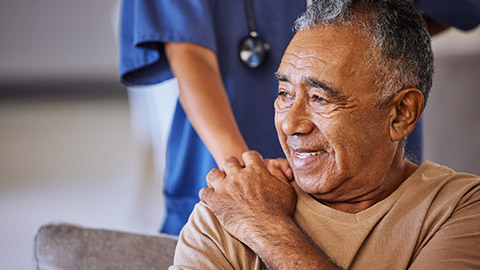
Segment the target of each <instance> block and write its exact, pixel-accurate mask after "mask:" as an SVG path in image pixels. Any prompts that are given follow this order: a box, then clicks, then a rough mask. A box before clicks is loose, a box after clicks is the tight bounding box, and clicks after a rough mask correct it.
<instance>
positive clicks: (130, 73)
mask: <svg viewBox="0 0 480 270" xmlns="http://www.w3.org/2000/svg"><path fill="white" fill-rule="evenodd" d="M308 2H309V1H303V0H243V1H241V0H228V1H227V0H156V1H152V0H137V1H134V0H124V1H123V2H122V14H121V31H120V57H121V59H120V75H121V79H122V82H124V83H125V84H126V85H152V84H158V83H160V82H162V81H165V80H168V79H171V78H173V77H176V78H177V79H178V86H179V100H178V102H177V105H176V108H175V111H174V117H173V122H172V125H171V131H170V136H169V139H168V144H167V158H166V171H165V181H164V194H165V202H166V210H167V212H166V217H165V221H164V224H163V227H162V229H161V232H163V233H168V234H174V235H178V234H179V232H180V230H181V228H182V227H183V225H184V224H185V223H186V221H187V219H188V217H189V215H190V212H191V211H192V209H193V207H194V205H195V204H196V203H197V202H198V201H199V199H198V191H199V190H200V189H201V188H203V187H205V186H206V181H205V177H206V175H207V173H208V172H209V171H210V170H211V169H212V168H214V167H216V166H217V164H218V165H219V166H220V167H221V162H222V161H223V160H224V159H225V158H228V157H230V156H236V157H237V158H240V155H241V153H242V152H244V151H246V150H248V149H253V150H256V151H258V152H260V153H261V154H262V156H263V157H264V158H278V157H284V154H283V152H282V150H281V148H280V145H279V143H278V141H277V136H276V133H275V128H274V125H273V117H274V110H273V101H274V100H275V98H276V96H277V82H276V79H275V76H274V72H275V71H276V69H277V67H278V65H279V63H280V59H281V56H282V54H283V52H284V50H285V48H286V46H287V45H288V42H289V41H290V39H291V38H292V37H293V34H294V32H293V29H292V26H293V24H294V21H295V19H296V18H297V16H299V15H300V13H301V12H302V11H303V10H305V8H306V5H307V4H308ZM417 2H420V3H417V4H418V5H419V6H420V7H421V8H422V3H423V2H424V3H423V5H424V7H425V8H426V9H428V8H430V9H432V10H434V11H435V12H433V14H434V15H435V16H438V14H437V13H439V12H437V11H438V10H437V9H438V6H440V7H441V6H442V5H441V4H439V2H442V1H431V2H432V3H434V2H435V4H431V5H430V4H428V2H429V1H417ZM443 2H447V1H446V0H445V1H443ZM461 2H465V1H461ZM425 3H427V4H425ZM462 4H463V3H462ZM443 8H445V6H444V7H443ZM449 8H451V7H449ZM477 8H478V7H477ZM465 12H466V13H468V12H469V10H468V9H465V10H464V15H465V14H466V13H465ZM440 13H441V12H440ZM427 14H428V13H427ZM457 15H458V14H457ZM430 17H431V18H433V19H436V18H435V17H434V16H430ZM440 17H441V16H440ZM454 17H455V16H454ZM458 17H459V16H456V17H455V18H456V19H458ZM464 17H465V16H464ZM466 17H468V18H470V19H471V18H472V16H466ZM441 19H443V20H440V22H442V23H443V24H445V25H455V24H454V23H452V19H451V18H448V19H447V18H444V17H441ZM477 19H478V17H477ZM453 21H454V20H453ZM459 21H462V23H463V22H464V21H465V18H463V20H462V19H460V20H459ZM477 21H478V20H477ZM473 24H474V23H473ZM477 24H478V22H477ZM471 25H472V23H470V24H468V26H464V27H463V28H464V29H465V28H468V27H471ZM158 117H161V115H159V116H158ZM421 145H422V134H421V124H419V125H417V128H416V130H415V131H414V133H412V135H410V138H409V141H408V142H407V146H406V152H407V155H409V156H410V157H412V158H413V159H414V160H417V161H421V160H422V156H421V155H422V148H421Z"/></svg>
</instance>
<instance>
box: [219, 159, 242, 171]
mask: <svg viewBox="0 0 480 270" xmlns="http://www.w3.org/2000/svg"><path fill="white" fill-rule="evenodd" d="M241 168H243V165H242V164H241V163H240V161H239V160H238V159H237V158H236V157H229V158H227V159H225V160H224V161H223V163H222V169H224V170H225V172H226V173H228V172H229V171H236V170H238V169H241Z"/></svg>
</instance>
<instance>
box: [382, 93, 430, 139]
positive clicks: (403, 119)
mask: <svg viewBox="0 0 480 270" xmlns="http://www.w3.org/2000/svg"><path fill="white" fill-rule="evenodd" d="M391 102H392V103H391V104H392V107H391V108H392V111H391V112H392V117H391V123H390V137H391V138H392V140H394V141H399V140H401V139H403V138H405V137H406V136H407V135H408V134H410V133H411V132H412V131H413V129H414V128H415V126H416V125H417V122H418V119H419V118H420V115H421V114H422V110H423V94H422V92H420V90H418V89H415V88H407V89H403V90H401V91H400V92H398V93H397V94H396V95H395V96H394V97H393V98H392V100H391Z"/></svg>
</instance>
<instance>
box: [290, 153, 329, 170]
mask: <svg viewBox="0 0 480 270" xmlns="http://www.w3.org/2000/svg"><path fill="white" fill-rule="evenodd" d="M326 153H327V152H326V151H325V150H313V149H312V150H307V149H292V151H291V156H292V162H293V166H294V167H295V168H305V167H307V166H309V165H310V164H312V163H315V162H317V161H319V160H321V159H323V158H324V155H325V154H326Z"/></svg>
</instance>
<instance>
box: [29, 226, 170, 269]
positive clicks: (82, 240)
mask: <svg viewBox="0 0 480 270" xmlns="http://www.w3.org/2000/svg"><path fill="white" fill-rule="evenodd" d="M176 243H177V239H176V238H175V237H172V236H169V235H162V234H160V235H155V236H148V235H140V234H133V233H126V232H120V231H112V230H104V229H91V228H83V227H79V226H75V225H70V224H50V225H45V226H42V227H41V228H40V229H39V230H38V232H37V234H36V236H35V242H34V258H33V260H34V269H36V270H47V269H48V270H53V269H55V270H57V269H69V270H70V269H71V270H77V269H79V270H80V269H88V270H103V269H105V270H107V269H109V270H110V269H111V270H113V269H115V270H122V269H138V270H143V269H167V268H168V266H169V265H171V264H172V262H173V253H174V250H175V245H176Z"/></svg>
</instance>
